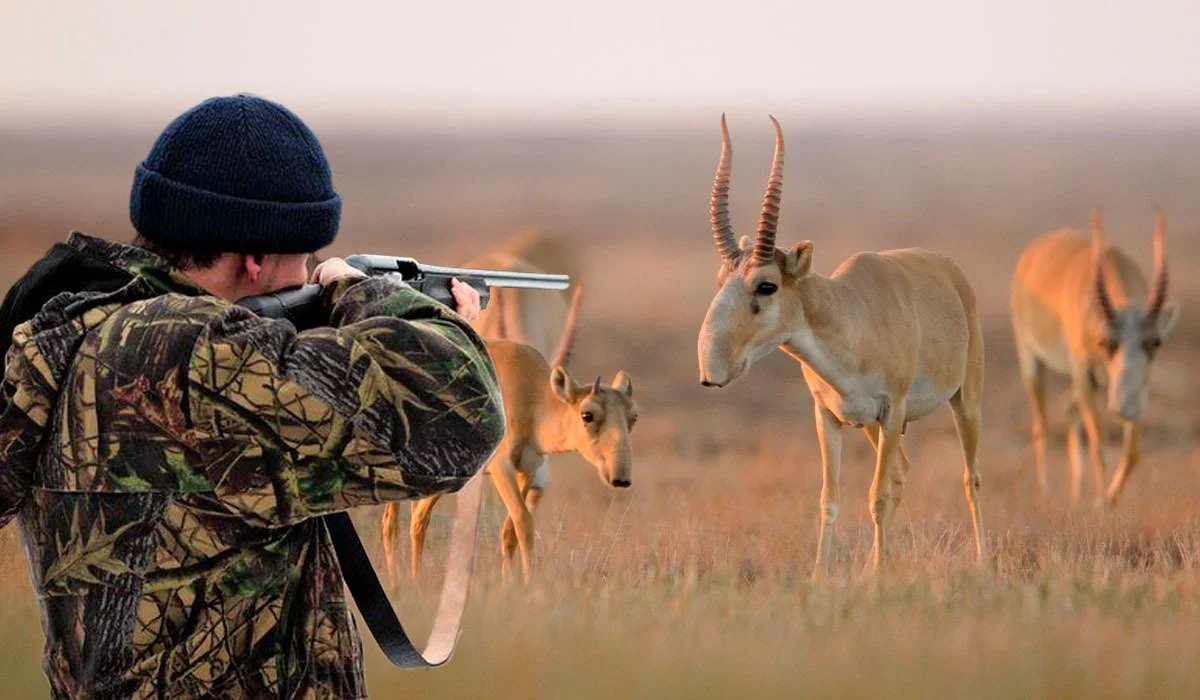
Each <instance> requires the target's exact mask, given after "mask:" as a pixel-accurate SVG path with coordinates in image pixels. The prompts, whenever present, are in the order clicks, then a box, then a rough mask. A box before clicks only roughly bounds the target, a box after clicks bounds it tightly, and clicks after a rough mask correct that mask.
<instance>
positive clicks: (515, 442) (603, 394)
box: [381, 288, 638, 583]
mask: <svg viewBox="0 0 1200 700" xmlns="http://www.w3.org/2000/svg"><path fill="white" fill-rule="evenodd" d="M579 299H580V289H579V288H577V289H576V293H575V297H574V298H573V300H572V303H571V311H570V313H569V314H568V318H567V326H566V328H565V330H564V331H563V338H562V342H561V344H560V346H559V350H558V352H557V353H556V355H555V358H554V361H553V362H552V363H551V364H547V363H546V360H545V359H544V358H543V357H542V355H541V353H539V352H538V351H537V350H535V349H534V348H533V347H531V346H529V345H524V344H522V343H515V342H512V341H508V340H497V339H494V338H493V339H488V340H487V345H488V352H489V353H490V354H491V357H492V361H493V363H494V364H495V366H496V373H497V375H498V377H499V379H500V391H501V394H502V396H503V399H504V411H505V415H506V419H507V431H506V434H505V437H504V441H503V442H501V443H500V446H499V447H498V448H497V450H496V454H495V456H493V458H492V460H491V461H490V462H488V464H487V465H486V466H485V467H484V471H485V472H486V473H487V474H489V475H490V476H491V478H492V483H493V484H494V485H495V487H496V491H497V492H498V493H499V494H500V498H501V500H502V501H503V502H504V507H505V508H506V509H507V511H508V517H507V518H506V519H505V521H504V528H503V530H502V532H501V538H500V551H501V557H502V565H503V567H504V570H505V572H506V573H507V571H508V567H509V562H510V560H511V558H512V555H513V553H514V551H515V550H516V548H517V547H518V545H519V546H520V551H521V572H522V579H523V581H524V582H525V583H529V581H530V578H531V574H532V566H533V534H534V533H533V515H532V514H531V513H530V511H529V509H528V508H527V507H526V505H525V500H524V497H525V495H526V493H527V491H528V489H529V487H530V483H531V481H532V479H533V476H534V474H536V473H537V470H538V469H539V467H541V466H542V464H543V462H544V461H545V457H546V455H548V454H562V453H567V452H576V453H578V454H579V455H580V456H582V457H583V458H584V459H586V460H587V461H589V462H591V463H592V465H593V466H594V467H595V468H596V473H597V474H598V475H599V477H600V479H601V481H603V482H604V483H606V484H608V485H610V486H614V487H618V488H624V487H628V486H630V484H631V483H632V470H633V448H632V446H631V444H630V439H629V434H630V431H632V430H633V426H634V424H635V423H636V422H637V419H638V407H637V403H636V402H635V401H634V399H633V383H632V381H631V380H630V378H629V375H628V374H626V373H625V372H624V371H621V372H617V375H616V377H615V378H614V379H613V381H612V384H611V386H604V385H602V384H601V383H600V378H599V377H597V378H596V381H595V382H593V383H592V384H590V385H586V384H585V385H579V384H576V383H575V381H574V379H572V378H571V375H570V374H569V373H568V372H567V370H566V368H565V367H564V365H565V364H566V362H567V359H568V357H569V354H570V351H571V346H572V343H573V342H574V335H575V323H576V317H577V311H578V306H579ZM438 498H439V497H438V496H432V497H430V498H425V499H421V500H417V501H413V502H412V505H411V510H412V517H411V521H410V523H409V538H410V543H411V546H412V558H411V574H412V576H414V577H415V576H416V575H417V574H418V572H419V571H420V566H421V552H422V550H423V548H424V545H425V532H426V529H427V527H428V525H429V517H430V515H431V513H432V511H433V506H434V505H435V504H436V503H437V501H438ZM398 521H399V504H397V503H389V504H388V505H387V507H386V508H385V510H384V514H383V524H382V528H381V529H382V531H383V544H384V555H385V557H386V559H387V566H388V570H389V571H394V570H395V568H394V567H395V536H396V532H397V530H398V527H399V525H398Z"/></svg>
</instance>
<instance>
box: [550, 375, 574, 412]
mask: <svg viewBox="0 0 1200 700" xmlns="http://www.w3.org/2000/svg"><path fill="white" fill-rule="evenodd" d="M550 388H551V389H553V390H554V395H555V396H557V397H558V398H560V399H562V400H563V401H565V402H567V403H573V402H574V401H575V380H573V379H571V375H570V374H568V373H567V370H565V369H563V368H562V367H561V366H555V367H554V369H552V370H550Z"/></svg>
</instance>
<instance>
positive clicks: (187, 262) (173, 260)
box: [133, 234, 221, 270]
mask: <svg viewBox="0 0 1200 700" xmlns="http://www.w3.org/2000/svg"><path fill="white" fill-rule="evenodd" d="M133 245H135V246H137V247H139V248H142V249H144V250H148V251H150V252H151V253H154V254H155V255H157V256H158V257H160V258H162V259H163V260H166V261H167V263H168V264H169V265H170V266H171V267H174V268H176V269H178V270H207V269H208V268H210V267H212V266H213V264H214V263H216V262H217V258H219V257H220V256H221V254H220V253H212V252H197V251H194V250H180V249H179V248H175V247H174V246H170V245H167V244H164V243H161V242H159V241H155V240H151V239H149V238H146V237H145V236H143V235H141V234H138V235H137V236H135V237H134V239H133Z"/></svg>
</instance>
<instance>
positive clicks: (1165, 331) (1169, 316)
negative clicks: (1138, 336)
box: [1158, 299, 1179, 338]
mask: <svg viewBox="0 0 1200 700" xmlns="http://www.w3.org/2000/svg"><path fill="white" fill-rule="evenodd" d="M1178 321H1179V300H1178V299H1171V300H1170V301H1168V302H1167V303H1165V304H1163V307H1162V311H1159V312H1158V335H1159V336H1160V337H1162V338H1166V337H1167V336H1168V335H1170V334H1171V331H1173V330H1175V323H1176V322H1178Z"/></svg>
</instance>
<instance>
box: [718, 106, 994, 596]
mask: <svg viewBox="0 0 1200 700" xmlns="http://www.w3.org/2000/svg"><path fill="white" fill-rule="evenodd" d="M771 121H772V123H774V124H775V158H774V162H773V164H772V166H771V175H770V178H769V179H768V181H767V191H766V195H765V196H764V198H763V205H762V215H761V217H760V218H759V223H758V235H757V237H756V239H755V240H754V242H753V244H751V242H750V241H749V239H748V238H743V239H742V241H741V244H740V245H739V244H738V243H737V242H735V239H734V233H733V227H732V226H731V224H730V221H729V173H730V161H731V158H732V147H731V145H730V139H729V130H728V128H727V127H726V125H725V117H724V115H722V116H721V137H722V140H721V159H720V161H719V162H718V165H717V174H716V178H715V179H714V180H713V192H712V202H711V205H710V214H711V218H712V229H713V237H714V238H715V240H716V243H717V252H719V253H720V255H721V267H720V269H719V270H718V272H717V287H718V291H717V294H716V296H715V297H714V298H713V300H712V304H711V305H710V306H709V309H708V315H707V316H706V317H705V319H704V325H703V326H702V327H701V328H700V336H699V342H698V345H699V356H700V381H701V383H702V384H704V386H709V387H724V386H728V385H729V383H730V382H732V381H734V380H735V379H737V378H738V377H740V376H742V375H743V374H745V373H746V371H747V370H748V369H749V368H750V364H751V363H752V362H754V361H755V360H757V359H758V358H760V357H762V356H764V355H766V354H768V353H770V352H771V351H772V350H774V349H775V348H776V347H779V348H782V349H783V351H784V352H786V353H788V354H789V355H791V356H792V357H794V358H796V359H797V360H799V361H800V366H801V368H802V370H803V373H804V379H805V381H806V382H807V383H808V388H809V390H810V391H811V392H812V396H813V403H814V405H815V409H816V423H817V435H818V437H819V439H820V446H821V461H822V465H823V468H824V479H823V483H822V486H821V534H820V539H819V540H818V545H817V560H816V566H815V568H814V572H813V576H814V578H820V577H821V576H822V575H823V574H824V573H825V572H826V571H827V569H828V566H829V558H830V547H831V543H832V538H833V529H834V522H835V521H836V519H837V514H838V500H839V499H838V477H839V471H840V468H841V453H842V426H844V425H852V426H855V427H858V428H863V429H864V432H865V433H866V435H867V438H868V439H869V440H870V441H871V444H872V445H873V446H874V447H875V450H876V462H875V478H874V481H873V482H872V484H871V495H870V508H871V518H872V520H873V521H874V524H875V546H874V559H873V561H874V568H875V570H876V571H879V570H880V568H881V567H882V561H883V554H884V547H885V542H886V534H887V530H888V523H889V521H890V519H891V515H892V513H894V512H895V509H896V506H897V505H898V504H899V502H900V497H901V493H902V491H903V488H904V478H905V475H906V472H907V471H908V461H907V459H906V458H905V457H904V454H903V451H902V449H901V447H900V436H901V434H902V433H903V432H904V429H905V426H906V425H907V424H908V423H909V422H911V421H914V420H917V419H918V418H922V417H924V416H926V415H929V414H930V413H932V412H933V411H934V410H935V409H937V408H938V407H939V406H941V405H943V404H946V403H949V404H950V408H951V409H952V410H953V413H954V420H955V425H956V426H957V428H958V435H959V440H960V441H961V443H962V450H963V456H964V458H965V460H966V469H965V472H964V479H963V481H964V487H965V490H966V496H967V505H968V506H969V508H970V513H971V520H972V524H973V525H974V529H975V551H976V556H977V558H978V559H979V561H981V562H982V561H983V559H984V557H985V554H986V545H985V544H984V533H983V519H982V517H981V516H980V513H979V504H978V491H979V486H980V477H979V469H978V466H977V463H976V448H977V445H978V440H979V428H980V419H981V416H980V401H981V399H982V393H983V338H982V335H981V333H980V327H979V317H978V314H977V311H976V304H975V294H974V292H973V291H972V289H971V285H970V283H969V282H968V281H967V278H966V276H965V275H963V273H962V272H961V271H960V270H959V269H958V268H957V267H956V266H955V265H954V264H953V263H952V262H951V261H950V260H948V259H946V258H945V257H942V256H941V255H938V254H937V253H933V252H930V251H928V250H922V249H920V248H906V249H904V250H889V251H884V252H881V253H859V254H857V255H854V256H852V257H851V258H849V259H848V260H846V261H845V262H844V263H842V265H841V266H840V267H838V269H837V270H835V271H834V273H833V276H831V277H824V276H822V275H820V274H818V273H817V272H815V271H814V270H813V269H812V259H813V244H812V242H811V241H803V242H801V243H797V244H796V245H795V246H793V247H792V248H791V249H790V250H787V251H784V250H781V249H779V248H776V247H775V231H776V228H777V226H778V222H779V202H780V195H781V192H782V189H783V130H782V129H781V128H780V126H779V122H777V121H775V119H774V117H772V118H771Z"/></svg>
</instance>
